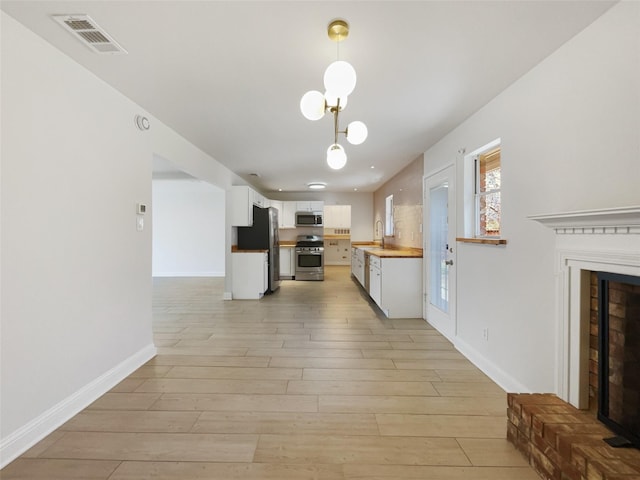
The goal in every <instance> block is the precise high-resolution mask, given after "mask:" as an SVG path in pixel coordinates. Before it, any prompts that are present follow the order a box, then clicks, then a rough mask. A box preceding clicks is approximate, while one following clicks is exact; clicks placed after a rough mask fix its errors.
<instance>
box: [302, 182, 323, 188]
mask: <svg viewBox="0 0 640 480" xmlns="http://www.w3.org/2000/svg"><path fill="white" fill-rule="evenodd" d="M307 187H309V188H310V189H312V190H322V189H324V188H327V184H326V183H324V182H311V183H307Z"/></svg>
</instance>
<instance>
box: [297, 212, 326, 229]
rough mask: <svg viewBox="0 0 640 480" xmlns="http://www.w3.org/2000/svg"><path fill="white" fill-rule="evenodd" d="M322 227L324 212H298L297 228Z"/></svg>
mask: <svg viewBox="0 0 640 480" xmlns="http://www.w3.org/2000/svg"><path fill="white" fill-rule="evenodd" d="M322 226H323V223H322V212H296V227H322Z"/></svg>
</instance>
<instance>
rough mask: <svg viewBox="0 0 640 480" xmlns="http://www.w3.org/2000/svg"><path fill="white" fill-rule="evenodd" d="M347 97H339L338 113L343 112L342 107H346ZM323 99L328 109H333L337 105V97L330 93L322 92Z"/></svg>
mask: <svg viewBox="0 0 640 480" xmlns="http://www.w3.org/2000/svg"><path fill="white" fill-rule="evenodd" d="M348 98H349V97H340V111H342V110H344V107H346V106H347V99H348ZM324 99H325V100H326V101H327V105H328V106H330V107H335V106H336V105H338V97H337V96H336V95H334V94H333V93H331V92H324Z"/></svg>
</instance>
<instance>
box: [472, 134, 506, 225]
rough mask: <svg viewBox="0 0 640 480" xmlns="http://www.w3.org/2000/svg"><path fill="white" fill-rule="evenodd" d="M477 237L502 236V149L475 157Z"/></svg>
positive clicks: (498, 148) (495, 149)
mask: <svg viewBox="0 0 640 480" xmlns="http://www.w3.org/2000/svg"><path fill="white" fill-rule="evenodd" d="M474 161H475V192H474V193H475V213H476V221H475V227H476V228H475V230H476V231H475V236H476V237H499V236H500V210H501V208H500V200H501V199H500V182H501V181H500V147H499V146H498V147H496V148H494V149H491V150H489V151H486V152H483V153H481V154H479V155H478V156H477V157H475V160H474Z"/></svg>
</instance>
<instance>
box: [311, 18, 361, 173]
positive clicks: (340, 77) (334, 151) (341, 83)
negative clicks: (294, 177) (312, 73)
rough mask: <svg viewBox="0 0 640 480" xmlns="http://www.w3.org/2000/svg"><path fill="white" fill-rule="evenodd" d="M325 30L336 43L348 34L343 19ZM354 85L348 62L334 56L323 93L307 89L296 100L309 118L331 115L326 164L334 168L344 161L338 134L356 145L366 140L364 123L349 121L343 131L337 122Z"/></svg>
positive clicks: (345, 158) (342, 165)
mask: <svg viewBox="0 0 640 480" xmlns="http://www.w3.org/2000/svg"><path fill="white" fill-rule="evenodd" d="M327 33H328V35H329V38H330V39H331V40H332V41H334V42H336V43H337V44H338V45H339V44H340V42H341V41H342V40H344V39H345V38H347V36H348V35H349V24H348V23H347V22H345V21H344V20H334V21H332V22H331V23H330V24H329V26H328V28H327ZM338 48H339V47H337V49H338ZM338 51H339V50H338ZM355 86H356V71H355V70H354V68H353V67H352V66H351V64H349V63H348V62H345V61H344V60H340V59H339V58H338V59H337V60H336V61H335V62H333V63H332V64H331V65H329V66H328V67H327V69H326V70H325V72H324V88H325V93H324V94H323V93H321V92H319V91H317V90H311V91H309V92H307V93H305V94H304V95H303V96H302V100H300V110H301V111H302V114H303V115H304V116H305V118H307V119H309V120H320V119H321V118H322V117H324V114H325V113H327V112H329V113H331V114H333V131H334V137H333V144H332V145H330V146H329V148H328V149H327V163H328V164H329V166H330V167H331V168H333V169H334V170H339V169H341V168H342V167H344V166H345V165H346V164H347V154H346V153H345V151H344V148H343V147H342V145H340V144H339V143H338V134H339V133H344V134H345V136H346V137H347V141H348V142H349V143H351V144H353V145H360V144H361V143H362V142H364V141H365V140H366V139H367V134H368V131H367V126H366V125H365V124H364V123H362V122H360V121H355V122H351V123H350V124H349V125H347V128H346V129H345V130H343V131H341V130H340V127H339V124H338V114H339V113H340V112H341V111H342V110H344V108H345V107H346V106H347V97H348V96H349V95H350V94H351V92H353V90H354V88H355Z"/></svg>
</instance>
